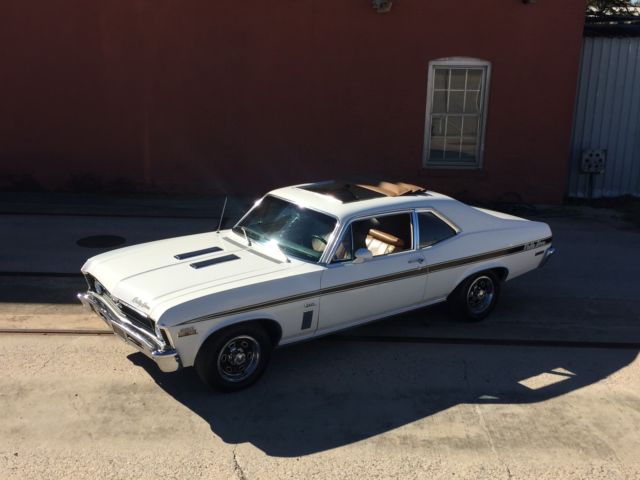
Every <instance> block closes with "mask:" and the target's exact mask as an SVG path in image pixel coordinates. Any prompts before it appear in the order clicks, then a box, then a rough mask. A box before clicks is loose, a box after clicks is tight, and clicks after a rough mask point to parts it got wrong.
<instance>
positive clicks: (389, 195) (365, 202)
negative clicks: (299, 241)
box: [269, 180, 460, 221]
mask: <svg viewBox="0 0 640 480" xmlns="http://www.w3.org/2000/svg"><path fill="white" fill-rule="evenodd" d="M269 193H270V194H271V195H275V196H277V197H280V198H283V199H285V200H288V201H290V202H293V203H295V204H297V205H300V206H302V207H308V208H312V209H314V210H319V211H321V212H324V213H328V214H329V215H332V216H334V217H337V218H338V219H339V220H341V221H342V220H346V219H348V218H351V217H354V216H361V215H368V214H375V213H380V212H382V211H386V210H388V211H393V210H402V209H405V208H406V209H409V208H426V207H433V208H435V209H446V207H445V204H451V203H456V204H460V202H458V201H456V200H454V199H452V198H451V197H448V196H446V195H443V194H440V193H437V192H433V191H430V190H426V189H424V188H422V187H419V186H416V185H411V184H407V183H401V182H397V183H394V182H379V183H372V182H367V183H353V182H345V181H336V180H331V181H328V182H317V183H308V184H301V185H294V186H290V187H284V188H279V189H276V190H272V191H271V192H269ZM439 207H440V208H439Z"/></svg>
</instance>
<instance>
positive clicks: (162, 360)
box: [77, 292, 181, 372]
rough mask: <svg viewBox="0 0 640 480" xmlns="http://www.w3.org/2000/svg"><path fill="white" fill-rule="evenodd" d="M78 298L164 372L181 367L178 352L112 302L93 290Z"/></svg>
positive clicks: (173, 370) (79, 295) (79, 294)
mask: <svg viewBox="0 0 640 480" xmlns="http://www.w3.org/2000/svg"><path fill="white" fill-rule="evenodd" d="M77 297H78V300H80V302H81V303H82V305H84V306H85V307H86V308H87V309H89V310H90V311H93V312H95V313H97V314H98V316H99V317H100V318H102V320H104V321H105V323H106V324H107V325H109V327H110V328H111V329H112V330H113V333H115V334H116V335H117V336H119V337H120V338H121V339H122V340H124V341H125V342H126V343H128V344H129V345H133V346H134V347H136V348H137V349H138V350H140V351H141V352H142V353H144V354H145V355H146V356H147V357H149V358H150V359H151V360H153V361H154V362H156V363H157V364H158V367H160V370H162V371H163V372H175V371H176V370H178V369H179V368H180V367H181V364H180V357H179V356H178V352H176V350H175V349H173V348H167V345H165V343H164V342H163V341H161V340H159V339H158V338H157V337H156V336H155V335H154V334H152V333H149V332H147V331H146V330H144V329H142V328H140V327H138V326H136V325H134V324H133V323H131V321H129V320H128V319H127V318H126V317H125V316H123V315H122V313H121V312H120V311H118V309H117V308H116V307H114V306H113V305H111V303H110V302H108V301H106V300H104V299H103V298H101V297H100V296H99V295H96V294H95V293H93V292H86V293H78V295H77Z"/></svg>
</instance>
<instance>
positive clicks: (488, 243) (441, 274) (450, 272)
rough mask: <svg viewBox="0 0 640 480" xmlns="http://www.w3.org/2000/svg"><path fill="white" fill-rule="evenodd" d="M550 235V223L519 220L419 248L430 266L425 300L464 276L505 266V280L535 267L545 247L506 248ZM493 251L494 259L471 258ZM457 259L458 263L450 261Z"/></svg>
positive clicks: (448, 289)
mask: <svg viewBox="0 0 640 480" xmlns="http://www.w3.org/2000/svg"><path fill="white" fill-rule="evenodd" d="M550 236H551V230H550V229H549V226H548V225H546V224H544V223H540V222H518V226H517V227H512V228H502V229H492V230H485V231H479V232H471V233H465V232H464V231H463V232H461V233H459V234H458V235H456V236H455V237H452V238H450V239H448V240H446V241H444V242H441V243H439V244H436V245H433V246H432V247H428V248H425V249H423V250H422V253H423V254H424V257H425V259H426V263H427V265H428V266H429V275H428V279H427V287H426V288H427V294H426V295H425V299H426V300H435V299H444V298H446V297H447V296H448V295H449V294H450V293H451V292H452V291H453V290H454V289H455V287H456V286H458V285H459V284H460V283H461V282H462V281H463V280H464V279H465V278H467V277H469V276H470V275H473V274H474V273H477V272H480V271H484V270H489V269H494V268H506V269H507V272H508V274H507V277H506V280H510V279H512V278H515V277H517V276H519V275H522V274H523V273H526V272H528V271H530V270H533V269H534V268H536V267H537V266H538V264H539V263H540V260H541V256H540V255H538V256H536V254H537V253H538V252H540V251H544V250H545V249H546V248H547V247H548V245H545V246H544V247H539V248H534V249H530V250H524V251H521V252H518V253H507V252H506V251H507V250H508V249H509V248H513V247H517V246H520V245H523V244H527V243H529V242H533V241H536V240H541V239H544V238H547V237H550ZM489 253H495V256H493V258H486V259H478V260H474V259H472V258H470V257H474V256H476V255H484V254H489ZM457 260H460V262H461V263H462V264H461V265H459V266H455V265H454V266H451V264H450V262H452V261H457Z"/></svg>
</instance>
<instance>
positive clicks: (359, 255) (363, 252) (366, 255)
mask: <svg viewBox="0 0 640 480" xmlns="http://www.w3.org/2000/svg"><path fill="white" fill-rule="evenodd" d="M355 256H356V259H355V260H354V261H353V263H362V262H366V261H367V260H371V259H372V258H373V253H371V250H367V249H366V248H359V249H358V250H356V253H355Z"/></svg>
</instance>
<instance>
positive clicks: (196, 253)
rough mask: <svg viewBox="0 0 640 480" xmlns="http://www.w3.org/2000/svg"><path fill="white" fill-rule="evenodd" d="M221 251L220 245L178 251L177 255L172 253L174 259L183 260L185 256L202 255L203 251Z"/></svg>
mask: <svg viewBox="0 0 640 480" xmlns="http://www.w3.org/2000/svg"><path fill="white" fill-rule="evenodd" d="M221 251H222V249H221V248H220V247H211V248H203V249H202V250H194V251H193V252H187V253H179V254H177V255H174V256H173V258H175V259H176V260H185V259H187V258H192V257H199V256H200V255H204V254H205V253H213V252H221Z"/></svg>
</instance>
